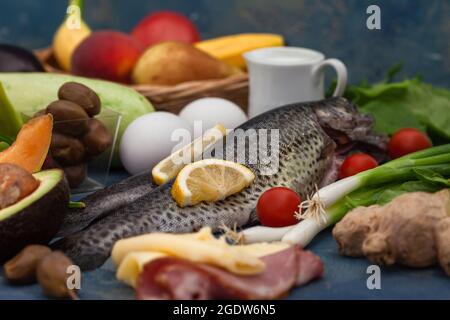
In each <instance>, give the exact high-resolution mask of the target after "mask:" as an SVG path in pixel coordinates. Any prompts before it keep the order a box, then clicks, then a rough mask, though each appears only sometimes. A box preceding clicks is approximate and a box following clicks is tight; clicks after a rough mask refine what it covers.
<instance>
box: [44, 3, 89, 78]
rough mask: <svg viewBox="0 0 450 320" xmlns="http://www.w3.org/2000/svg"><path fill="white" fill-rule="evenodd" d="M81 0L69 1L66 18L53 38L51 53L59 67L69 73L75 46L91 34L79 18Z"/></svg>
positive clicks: (80, 17)
mask: <svg viewBox="0 0 450 320" xmlns="http://www.w3.org/2000/svg"><path fill="white" fill-rule="evenodd" d="M82 5H83V0H70V1H69V6H68V7H67V16H66V19H65V20H64V22H63V23H62V24H61V26H60V27H59V28H58V30H57V31H56V33H55V35H54V37H53V53H54V55H55V58H56V61H57V62H58V64H59V66H60V67H61V68H63V69H64V70H65V71H70V65H71V60H72V54H73V52H74V51H75V49H76V48H77V46H78V45H79V44H80V43H81V41H83V40H84V39H85V38H86V37H87V36H89V35H90V34H91V29H90V28H89V27H88V25H87V24H86V23H85V22H84V21H83V18H82V16H81V10H82Z"/></svg>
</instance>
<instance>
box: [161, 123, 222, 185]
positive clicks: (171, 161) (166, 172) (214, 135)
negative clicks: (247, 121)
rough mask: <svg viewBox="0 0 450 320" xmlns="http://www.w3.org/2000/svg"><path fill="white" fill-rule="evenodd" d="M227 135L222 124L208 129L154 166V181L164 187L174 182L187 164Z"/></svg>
mask: <svg viewBox="0 0 450 320" xmlns="http://www.w3.org/2000/svg"><path fill="white" fill-rule="evenodd" d="M225 135H226V129H225V127H224V126H223V125H221V124H217V125H215V126H214V127H212V128H211V129H208V130H207V131H205V133H204V134H203V135H202V136H201V137H199V138H197V139H195V140H194V141H193V142H192V143H191V144H189V145H187V146H185V147H183V148H181V149H180V150H178V151H176V152H174V153H172V154H171V155H170V156H168V157H167V158H165V159H164V160H161V161H160V162H159V163H158V164H157V165H156V166H154V167H153V169H152V177H153V181H154V182H155V183H156V184H157V185H162V184H165V183H166V182H168V181H170V180H172V179H173V178H175V177H176V176H177V174H178V172H180V170H181V169H183V167H184V166H185V165H186V164H188V163H191V162H193V161H195V160H197V159H198V158H200V157H201V155H202V154H203V151H204V150H206V149H207V148H209V147H211V146H212V145H213V144H214V143H216V142H217V141H219V140H221V139H222V138H223V137H224V136H225Z"/></svg>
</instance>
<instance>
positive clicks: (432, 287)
mask: <svg viewBox="0 0 450 320" xmlns="http://www.w3.org/2000/svg"><path fill="white" fill-rule="evenodd" d="M126 176H127V175H126V173H125V172H114V173H113V174H112V175H111V177H110V180H109V181H110V182H113V181H118V180H120V179H122V178H124V177H126ZM308 249H309V250H312V251H313V252H315V253H316V254H318V255H319V256H320V257H321V258H322V260H323V262H324V264H325V276H324V278H323V279H321V280H318V281H315V282H313V283H310V284H308V285H307V286H304V287H300V288H296V289H294V290H293V291H292V292H291V294H290V295H289V296H288V297H287V299H446V300H450V278H449V277H447V276H446V275H445V274H444V272H443V271H442V270H440V269H439V268H437V267H436V268H427V269H421V270H417V269H409V268H404V267H392V268H382V269H381V289H380V290H369V289H367V285H366V282H367V278H368V277H369V274H367V273H366V271H367V267H368V266H369V265H370V263H369V262H368V261H367V260H365V259H354V258H346V257H342V256H340V255H339V254H338V252H337V248H336V244H335V241H334V239H333V237H332V236H331V232H330V230H326V231H324V232H323V233H321V234H320V235H319V236H318V237H317V238H316V239H314V241H313V243H312V244H311V245H310V247H309V248H308ZM79 296H80V298H81V299H108V300H109V299H133V298H134V292H133V290H132V289H130V288H129V287H127V286H125V285H123V284H122V283H119V282H118V281H117V280H116V279H115V268H114V266H113V264H112V263H111V261H110V260H109V261H108V262H107V263H106V264H105V265H104V266H103V267H101V268H100V269H98V270H96V271H93V272H85V273H83V283H82V288H81V291H80V292H79ZM0 299H45V297H44V296H43V295H42V294H41V289H40V287H39V286H38V285H32V286H25V287H23V286H20V287H15V286H10V285H8V284H7V283H6V280H5V279H4V277H3V273H2V272H1V271H0Z"/></svg>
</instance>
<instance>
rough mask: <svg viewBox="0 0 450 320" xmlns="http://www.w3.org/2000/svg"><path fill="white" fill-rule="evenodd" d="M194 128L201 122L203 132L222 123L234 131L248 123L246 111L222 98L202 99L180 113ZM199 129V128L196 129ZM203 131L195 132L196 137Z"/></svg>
mask: <svg viewBox="0 0 450 320" xmlns="http://www.w3.org/2000/svg"><path fill="white" fill-rule="evenodd" d="M180 117H181V118H183V119H185V120H186V121H187V122H188V123H189V124H190V125H191V127H192V128H194V122H195V121H201V123H202V127H201V128H200V129H201V130H202V131H203V132H204V131H205V130H208V129H210V128H212V127H214V126H215V125H216V124H218V123H221V124H223V125H224V126H225V128H227V129H234V128H236V127H237V126H239V125H241V124H242V123H244V122H245V121H247V116H246V115H245V113H244V111H242V109H241V108H240V107H239V106H238V105H237V104H235V103H233V102H231V101H229V100H226V99H222V98H201V99H198V100H195V101H192V102H191V103H189V104H188V105H186V106H185V107H184V108H183V110H181V112H180ZM196 129H197V128H196ZM201 130H195V132H194V135H195V137H198V136H199V135H201V132H199V131H201Z"/></svg>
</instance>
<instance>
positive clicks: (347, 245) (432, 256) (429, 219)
mask: <svg viewBox="0 0 450 320" xmlns="http://www.w3.org/2000/svg"><path fill="white" fill-rule="evenodd" d="M333 236H334V238H335V240H336V242H337V244H338V248H339V253H340V254H342V255H346V256H352V257H359V256H366V257H367V258H368V259H369V260H370V261H372V262H374V263H376V264H379V265H393V264H400V265H405V266H409V267H416V268H421V267H428V266H432V265H435V264H437V263H439V264H440V266H441V267H442V268H443V269H444V271H445V272H446V273H447V275H449V276H450V189H444V190H441V191H439V192H437V193H434V194H430V193H425V192H413V193H407V194H403V195H401V196H398V197H397V198H395V199H394V200H392V201H391V202H390V203H388V204H386V205H384V206H378V205H374V206H370V207H359V208H356V209H354V210H352V211H351V212H349V213H348V214H347V215H346V216H345V217H344V218H343V219H342V220H341V221H340V222H339V223H337V224H336V226H335V227H334V228H333Z"/></svg>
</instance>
